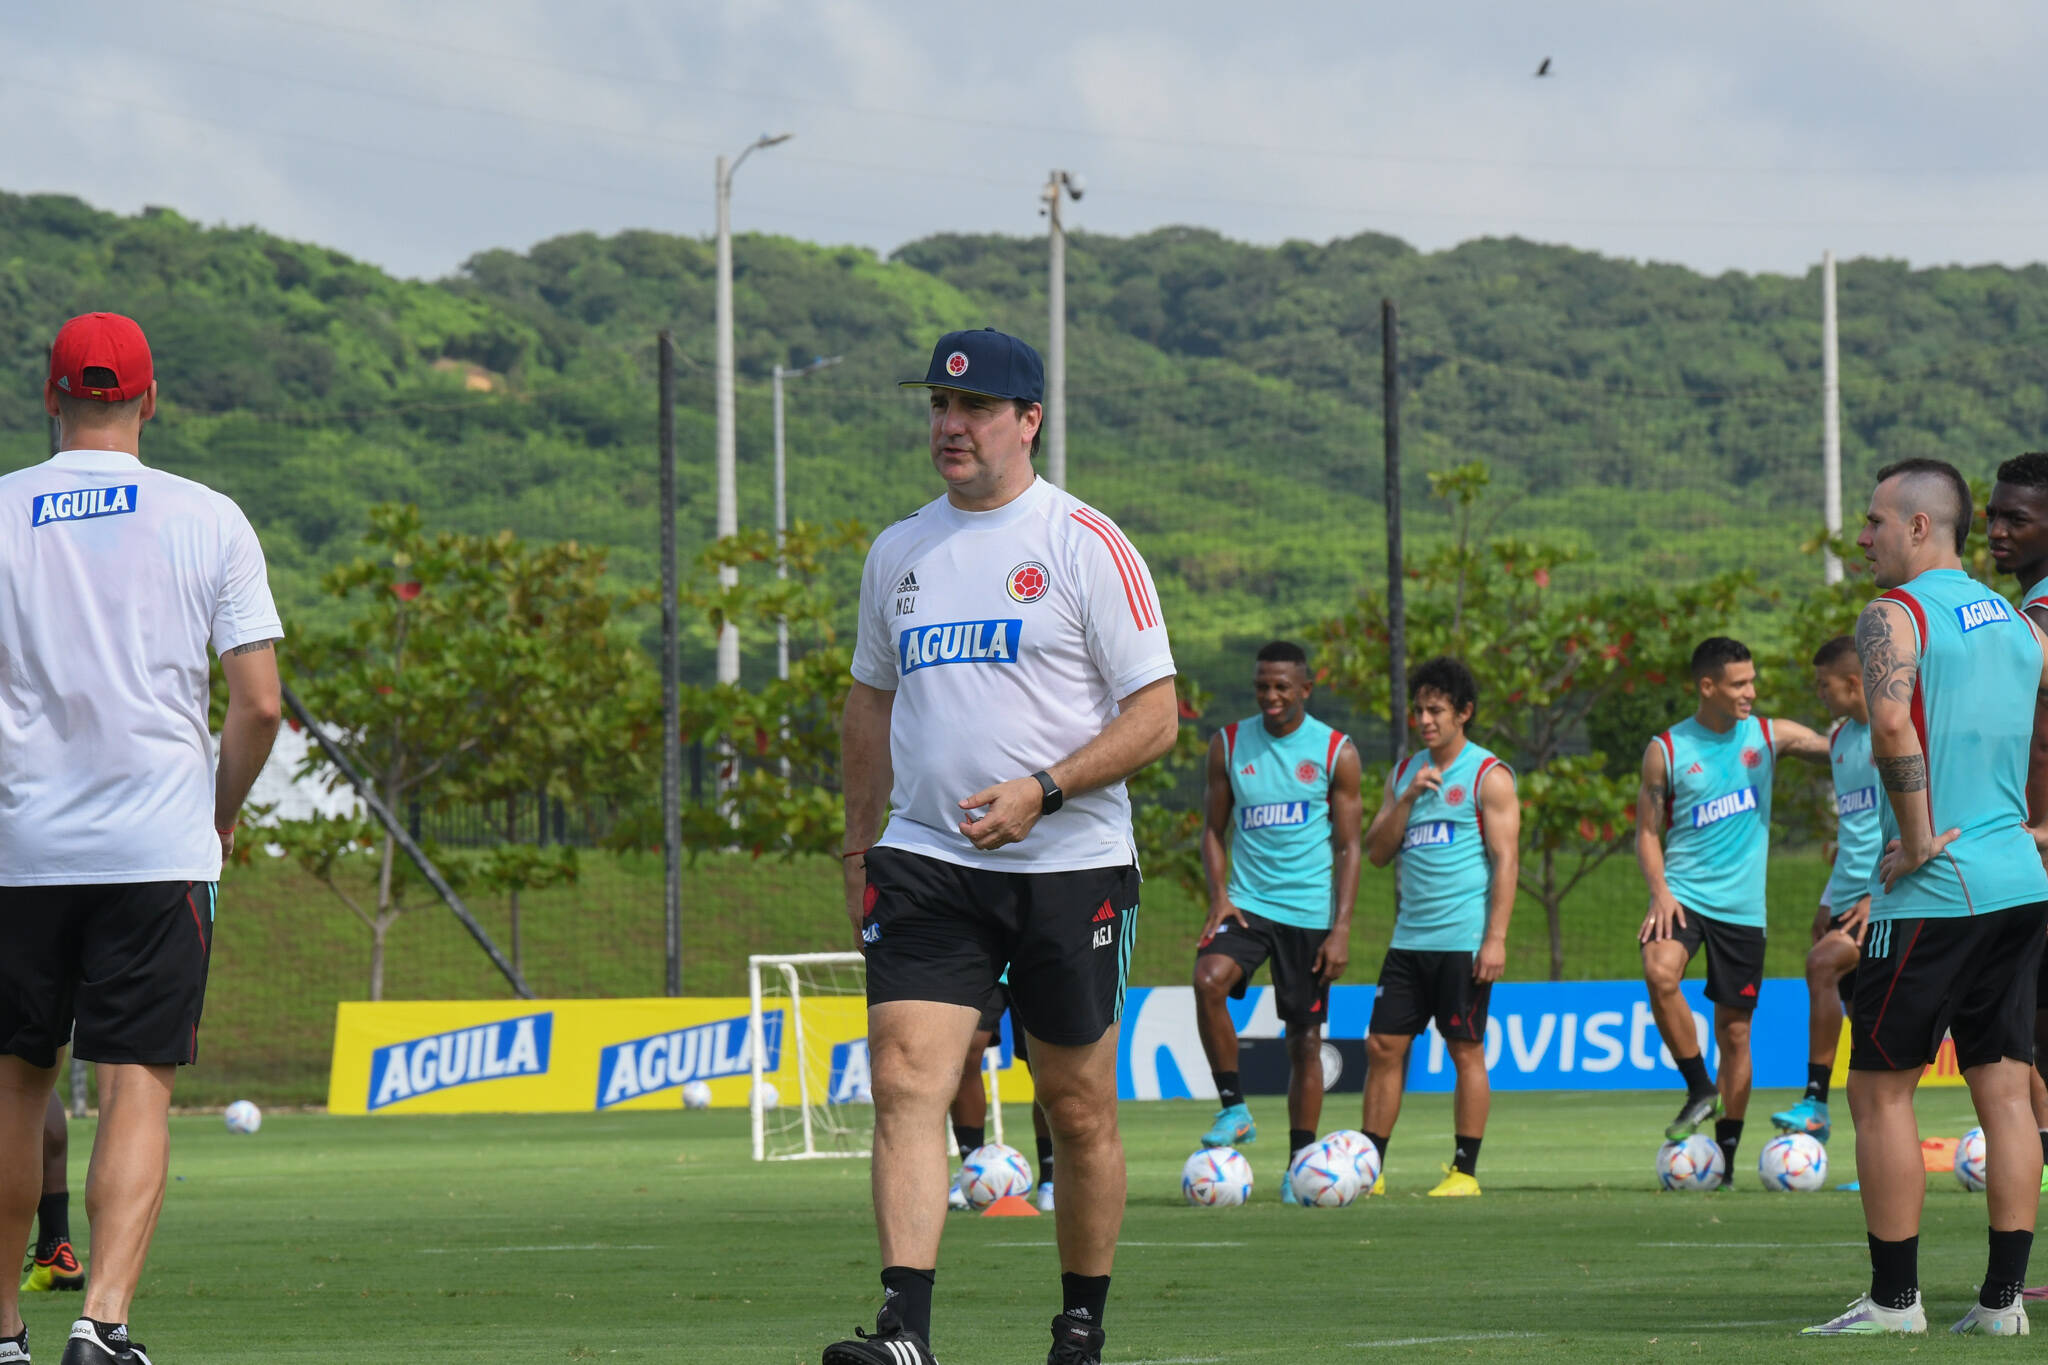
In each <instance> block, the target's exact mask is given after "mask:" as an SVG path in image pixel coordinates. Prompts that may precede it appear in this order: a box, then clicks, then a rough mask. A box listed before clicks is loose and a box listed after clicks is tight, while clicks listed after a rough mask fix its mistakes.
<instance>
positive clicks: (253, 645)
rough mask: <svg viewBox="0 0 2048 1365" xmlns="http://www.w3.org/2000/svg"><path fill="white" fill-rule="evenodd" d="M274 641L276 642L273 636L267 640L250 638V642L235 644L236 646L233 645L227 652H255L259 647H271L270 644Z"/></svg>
mask: <svg viewBox="0 0 2048 1365" xmlns="http://www.w3.org/2000/svg"><path fill="white" fill-rule="evenodd" d="M276 643H277V641H276V639H275V638H272V639H269V640H251V641H250V642H249V643H248V644H246V645H236V646H235V647H234V648H233V649H231V650H229V651H228V653H230V654H254V653H255V652H256V651H257V650H259V649H269V648H270V647H271V646H272V645H274V644H276Z"/></svg>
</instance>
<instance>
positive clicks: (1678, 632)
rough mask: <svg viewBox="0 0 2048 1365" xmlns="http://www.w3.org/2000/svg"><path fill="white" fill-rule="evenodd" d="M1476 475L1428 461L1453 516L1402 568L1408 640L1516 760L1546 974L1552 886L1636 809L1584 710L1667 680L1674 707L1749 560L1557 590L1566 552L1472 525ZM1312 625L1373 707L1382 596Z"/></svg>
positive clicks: (1556, 908)
mask: <svg viewBox="0 0 2048 1365" xmlns="http://www.w3.org/2000/svg"><path fill="white" fill-rule="evenodd" d="M1486 484H1487V471H1486V467H1485V466H1484V465H1483V464H1467V465H1462V466H1460V467H1458V468H1456V469H1453V470H1450V471H1448V472H1447V473H1443V474H1432V475H1430V490H1431V492H1432V493H1433V494H1434V495H1435V496H1437V497H1438V498H1441V499H1443V500H1444V501H1446V502H1448V503H1450V504H1451V506H1452V509H1453V511H1454V513H1455V515H1456V525H1457V532H1456V534H1455V535H1454V537H1453V538H1452V539H1451V540H1450V541H1449V542H1448V543H1447V544H1444V545H1441V546H1438V547H1436V548H1434V549H1431V550H1429V551H1428V552H1426V553H1425V554H1423V555H1422V556H1421V557H1420V559H1419V561H1418V562H1416V563H1414V564H1412V565H1411V567H1409V568H1408V570H1407V578H1408V584H1407V588H1408V592H1407V598H1408V621H1407V636H1408V655H1409V659H1410V660H1411V662H1413V661H1420V660H1423V659H1429V658H1433V657H1435V656H1437V655H1439V654H1449V655H1455V656H1456V657H1458V658H1460V659H1463V660H1464V661H1465V663H1466V665H1467V666H1468V667H1470V668H1471V670H1472V673H1473V676H1474V677H1476V678H1477V679H1478V681H1479V708H1478V711H1477V714H1476V715H1475V717H1474V720H1473V722H1472V726H1471V730H1470V733H1471V735H1472V737H1473V738H1474V739H1475V740H1476V741H1478V742H1479V743H1481V744H1483V745H1485V746H1486V747H1487V748H1489V749H1492V750H1493V751H1495V752H1496V753H1498V754H1500V755H1501V757H1502V758H1503V759H1505V760H1506V761H1507V762H1508V764H1509V765H1510V766H1511V767H1513V768H1514V770H1515V781H1516V786H1517V789H1518V791H1519V792H1520V794H1521V800H1522V838H1523V840H1524V843H1525V850H1524V856H1523V858H1522V875H1521V890H1522V893H1523V894H1524V895H1526V896H1528V897H1529V898H1530V899H1531V900H1533V901H1535V902H1536V903H1537V904H1538V905H1540V906H1542V907H1543V913H1544V919H1545V922H1546V924H1547V926H1548V929H1549V935H1550V976H1551V979H1552V980H1556V979H1558V978H1559V977H1560V976H1561V975H1562V974H1563V972H1564V916H1563V911H1564V905H1565V902H1566V900H1567V899H1568V898H1569V897H1570V896H1571V894H1572V892H1573V891H1575V890H1576V889H1577V888H1578V887H1579V886H1580V885H1581V884H1582V883H1583V882H1584V881H1585V879H1586V878H1587V877H1588V876H1589V875H1591V873H1592V872H1593V870H1594V869H1595V868H1597V867H1599V866H1600V864H1602V863H1604V862H1606V861H1607V859H1608V858H1610V857H1612V856H1613V855H1614V854H1615V853H1617V852H1618V851H1620V850H1621V849H1622V848H1624V847H1625V846H1626V845H1627V842H1628V839H1629V837H1630V834H1631V829H1632V826H1633V824H1634V818H1635V811H1634V806H1635V782H1634V779H1633V778H1632V777H1627V776H1617V775H1615V774H1613V773H1611V772H1610V771H1608V765H1607V762H1606V756H1605V755H1603V754H1601V753H1600V752H1598V751H1597V750H1596V751H1591V752H1589V751H1587V749H1586V746H1585V734H1586V723H1587V719H1588V717H1589V716H1590V715H1592V714H1593V712H1594V711H1595V710H1596V708H1598V707H1600V706H1601V704H1602V703H1603V702H1606V701H1608V700H1610V699H1612V698H1615V697H1618V696H1623V695H1628V694H1633V693H1637V692H1642V691H1649V690H1657V689H1662V690H1668V691H1669V693H1670V695H1671V710H1672V714H1673V715H1674V717H1675V716H1676V715H1678V714H1680V713H1681V712H1682V711H1683V709H1684V706H1685V704H1686V703H1685V700H1684V697H1683V694H1682V692H1681V690H1680V687H1679V684H1680V683H1681V682H1682V680H1683V679H1684V677H1685V675H1686V669H1687V661H1688V659H1689V658H1690V657H1691V654H1692V649H1693V646H1694V645H1695V644H1696V643H1697V642H1698V640H1699V639H1700V637H1702V636H1704V635H1709V634H1713V633H1715V632H1716V631H1717V630H1720V629H1723V628H1725V626H1726V623H1728V622H1730V621H1731V620H1732V619H1733V617H1734V616H1735V613H1736V611H1737V609H1738V607H1739V606H1740V604H1741V602H1742V600H1743V597H1744V595H1745V593H1746V592H1748V591H1750V590H1751V584H1750V580H1749V578H1748V576H1747V575H1744V574H1724V575H1721V576H1718V577H1715V578H1711V579H1708V580H1707V581H1705V582H1703V583H1697V584H1693V585H1690V586H1686V587H1678V588H1672V587H1664V586H1658V585H1652V584H1639V585H1636V586H1631V587H1627V588H1616V589H1586V590H1576V591H1575V590H1569V589H1567V588H1565V587H1562V586H1559V585H1558V582H1557V580H1559V579H1567V578H1568V574H1569V566H1570V565H1571V564H1572V563H1573V561H1574V560H1575V559H1576V556H1575V555H1573V554H1572V553H1570V552H1568V551H1565V550H1561V549H1559V548H1557V547H1554V546H1548V545H1544V544H1542V543H1539V542H1535V541H1525V540H1519V539H1515V538H1512V537H1496V538H1484V537H1482V536H1479V535H1475V534H1474V526H1473V519H1474V513H1475V511H1476V508H1477V504H1478V502H1479V499H1480V496H1481V494H1482V493H1483V491H1484V490H1485V488H1486ZM1317 635H1318V638H1319V640H1320V642H1321V646H1322V655H1321V657H1322V658H1323V660H1324V661H1325V664H1326V666H1327V668H1328V670H1329V681H1330V683H1331V685H1332V686H1334V687H1335V688H1336V690H1337V691H1338V692H1339V693H1341V694H1342V695H1344V696H1345V697H1347V698H1349V699H1350V700H1351V701H1352V702H1353V703H1354V704H1355V705H1357V706H1358V707H1359V708H1360V709H1361V710H1362V711H1365V712H1367V713H1368V714H1374V715H1385V714H1387V710H1388V700H1389V697H1388V692H1389V682H1390V656H1389V652H1388V641H1389V632H1388V621H1387V614H1386V603H1385V600H1384V598H1380V597H1374V596H1372V595H1364V596H1361V597H1360V599H1359V600H1358V602H1357V603H1356V604H1355V605H1354V606H1353V607H1352V609H1351V610H1350V611H1348V612H1346V613H1344V614H1343V615H1341V616H1339V617H1337V618H1336V619H1334V620H1331V621H1328V622H1326V623H1324V624H1323V625H1322V626H1321V627H1320V628H1319V630H1318V632H1317ZM1641 739H1642V741H1643V742H1644V743H1647V742H1648V740H1649V736H1648V735H1647V734H1645V735H1643V736H1641Z"/></svg>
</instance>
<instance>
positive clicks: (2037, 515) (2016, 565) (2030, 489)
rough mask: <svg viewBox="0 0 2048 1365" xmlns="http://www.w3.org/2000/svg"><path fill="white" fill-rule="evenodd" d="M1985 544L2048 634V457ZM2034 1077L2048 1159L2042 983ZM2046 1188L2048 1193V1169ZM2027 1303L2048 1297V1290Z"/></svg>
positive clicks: (2047, 963) (2006, 487)
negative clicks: (2011, 578) (1988, 546)
mask: <svg viewBox="0 0 2048 1365" xmlns="http://www.w3.org/2000/svg"><path fill="white" fill-rule="evenodd" d="M1984 531H1985V539H1986V540H1987V541H1988V542H1989V543H1990V546H1991V562H1992V563H1993V564H1995V565H1997V566H1998V571H1999V572H2000V573H2004V574H2011V575H2012V576H2013V577H2014V578H2015V579H2017V580H2018V581H2019V585H2020V609H2021V610H2022V611H2024V612H2026V614H2027V617H2028V619H2030V620H2031V621H2033V623H2034V624H2035V625H2037V626H2039V627H2041V628H2042V629H2043V630H2048V453H2044V452H2041V451H2030V452H2028V453H2027V454H2025V455H2016V456H2014V457H2013V458H2012V459H2010V460H2007V461H2006V462H2005V463H2004V464H2002V465H2000V466H1999V467H1998V482H1996V483H1995V484H1993V485H1992V486H1991V503H1990V506H1989V507H1988V508H1987V509H1986V511H1985V515H1984ZM2027 809H2029V810H2035V811H2038V810H2048V793H2041V792H2034V791H2030V792H2028V794H2027ZM2042 974H2043V975H2048V955H2044V956H2043V958H2042ZM2034 1001H2035V1011H2034V1074H2033V1075H2032V1076H2031V1077H2029V1078H2028V1084H2029V1086H2030V1088H2031V1090H2032V1098H2033V1108H2034V1126H2035V1127H2036V1128H2038V1129H2039V1130H2040V1131H2041V1150H2042V1152H2043V1154H2044V1155H2048V1076H2044V1075H2043V1072H2042V1068H2043V1067H2048V1010H2044V1009H2042V1008H2041V1006H2042V1005H2044V1004H2048V989H2044V983H2043V982H2042V981H2041V980H2040V978H2039V977H2036V978H2035V986H2034ZM2041 1188H2042V1189H2043V1190H2044V1191H2048V1169H2044V1171H2043V1174H2042V1178H2041ZM2028 1297H2030V1298H2032V1297H2048V1290H2044V1291H2041V1292H2040V1293H2038V1294H2037V1293H2036V1291H2033V1290H2029V1291H2028Z"/></svg>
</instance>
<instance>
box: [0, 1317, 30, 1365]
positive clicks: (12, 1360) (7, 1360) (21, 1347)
mask: <svg viewBox="0 0 2048 1365" xmlns="http://www.w3.org/2000/svg"><path fill="white" fill-rule="evenodd" d="M0 1365H28V1324H27V1323H23V1324H22V1325H21V1331H20V1332H18V1333H16V1334H15V1335H14V1336H11V1337H0Z"/></svg>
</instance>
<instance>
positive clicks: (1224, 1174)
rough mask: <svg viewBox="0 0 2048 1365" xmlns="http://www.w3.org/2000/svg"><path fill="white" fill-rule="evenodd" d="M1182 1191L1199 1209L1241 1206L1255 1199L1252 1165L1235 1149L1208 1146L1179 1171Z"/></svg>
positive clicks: (1188, 1160) (1183, 1195) (1184, 1196)
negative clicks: (1253, 1196) (1253, 1194)
mask: <svg viewBox="0 0 2048 1365" xmlns="http://www.w3.org/2000/svg"><path fill="white" fill-rule="evenodd" d="M1180 1192H1181V1197H1182V1198H1184V1199H1186V1200H1187V1201H1188V1202H1189V1203H1190V1204H1193V1205H1195V1206H1196V1207H1197V1208H1206V1209H1225V1208H1231V1207H1234V1206H1235V1205H1238V1204H1242V1203H1244V1201H1245V1200H1247V1199H1249V1198H1251V1197H1252V1164H1251V1162H1249V1161H1246V1160H1245V1159H1244V1154H1243V1153H1242V1152H1240V1151H1238V1150H1237V1148H1235V1147H1205V1148H1203V1149H1202V1150H1201V1151H1199V1152H1196V1153H1195V1154H1194V1155H1193V1156H1191V1157H1189V1158H1188V1159H1187V1164H1186V1165H1184V1166H1182V1167H1181V1168H1180Z"/></svg>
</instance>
